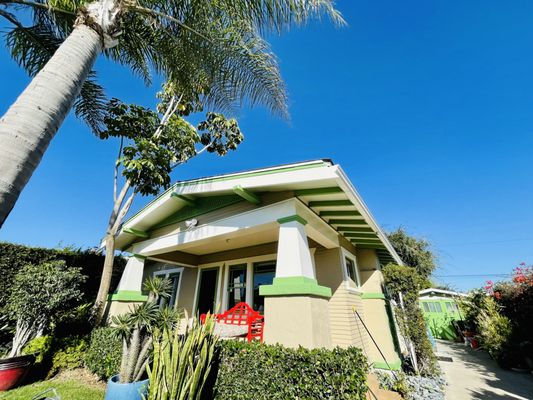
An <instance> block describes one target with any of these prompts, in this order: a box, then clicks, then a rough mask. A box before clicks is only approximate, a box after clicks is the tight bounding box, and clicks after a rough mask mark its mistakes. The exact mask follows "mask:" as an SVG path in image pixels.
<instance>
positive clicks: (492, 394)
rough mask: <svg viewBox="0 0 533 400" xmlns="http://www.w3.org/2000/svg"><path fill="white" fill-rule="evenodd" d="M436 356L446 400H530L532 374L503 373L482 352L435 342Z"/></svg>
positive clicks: (458, 345)
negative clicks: (441, 372)
mask: <svg viewBox="0 0 533 400" xmlns="http://www.w3.org/2000/svg"><path fill="white" fill-rule="evenodd" d="M437 355H438V356H439V357H451V359H452V361H451V362H450V361H439V364H440V366H441V368H442V370H443V372H444V375H445V377H446V380H447V381H448V386H447V388H446V400H470V399H476V400H477V399H479V400H503V399H520V400H532V399H533V375H531V374H526V373H519V372H513V371H506V370H503V369H501V368H500V367H498V365H497V364H496V362H495V361H494V360H492V359H491V358H490V356H489V355H488V354H487V353H486V352H484V351H476V350H473V349H471V348H469V347H466V346H465V345H463V344H458V343H451V342H446V341H442V340H438V341H437Z"/></svg>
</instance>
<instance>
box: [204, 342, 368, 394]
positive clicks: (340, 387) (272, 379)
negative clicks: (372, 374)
mask: <svg viewBox="0 0 533 400" xmlns="http://www.w3.org/2000/svg"><path fill="white" fill-rule="evenodd" d="M219 351H220V363H219V365H218V371H217V372H216V383H215V386H214V398H215V399H219V400H222V399H224V400H232V399H235V400H237V399H238V400H247V399H250V400H259V399H265V400H266V399H361V400H363V399H365V393H366V392H367V386H366V376H367V373H368V364H367V360H366V358H365V357H364V356H363V354H362V352H361V350H360V349H358V348H355V347H349V348H347V349H341V348H335V349H333V350H326V349H316V350H307V349H304V348H301V347H300V348H298V349H290V348H285V347H282V346H280V345H265V344H259V343H246V342H237V341H233V340H227V341H221V342H220V350H219Z"/></svg>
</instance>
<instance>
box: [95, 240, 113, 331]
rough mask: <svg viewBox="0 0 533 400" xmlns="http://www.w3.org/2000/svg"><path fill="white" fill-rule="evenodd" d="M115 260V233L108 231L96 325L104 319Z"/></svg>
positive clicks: (98, 296)
mask: <svg viewBox="0 0 533 400" xmlns="http://www.w3.org/2000/svg"><path fill="white" fill-rule="evenodd" d="M114 262H115V234H114V233H113V232H108V233H107V234H106V237H105V259H104V268H103V270H102V277H101V278H100V287H99V289H98V294H97V295H96V302H95V303H94V311H95V314H96V321H95V322H96V325H100V324H101V323H102V320H103V316H104V311H105V307H104V306H105V302H106V301H107V295H108V293H109V287H110V286H111V278H112V277H113V264H114Z"/></svg>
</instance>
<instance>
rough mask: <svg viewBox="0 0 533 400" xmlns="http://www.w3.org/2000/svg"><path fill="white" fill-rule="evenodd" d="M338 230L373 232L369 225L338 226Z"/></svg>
mask: <svg viewBox="0 0 533 400" xmlns="http://www.w3.org/2000/svg"><path fill="white" fill-rule="evenodd" d="M337 230H338V231H340V232H363V233H372V232H374V231H373V230H372V228H370V227H368V228H367V227H364V226H339V227H338V228H337Z"/></svg>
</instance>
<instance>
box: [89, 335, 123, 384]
mask: <svg viewBox="0 0 533 400" xmlns="http://www.w3.org/2000/svg"><path fill="white" fill-rule="evenodd" d="M121 357H122V342H121V340H120V338H119V337H118V336H117V335H116V334H115V332H114V329H113V328H111V327H104V328H97V329H95V330H94V331H93V332H92V334H91V341H90V344H89V348H88V349H87V354H86V356H85V366H86V367H87V369H89V371H91V372H92V373H94V374H96V375H98V376H99V377H100V378H101V379H106V380H107V379H109V378H111V377H112V376H113V375H115V374H118V372H119V370H120V360H121Z"/></svg>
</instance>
